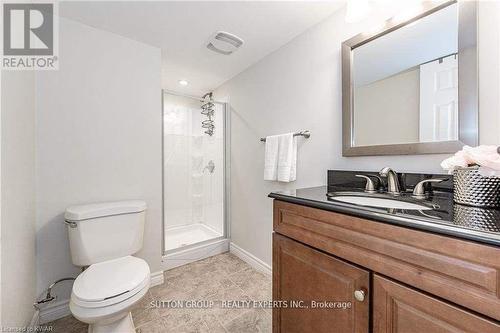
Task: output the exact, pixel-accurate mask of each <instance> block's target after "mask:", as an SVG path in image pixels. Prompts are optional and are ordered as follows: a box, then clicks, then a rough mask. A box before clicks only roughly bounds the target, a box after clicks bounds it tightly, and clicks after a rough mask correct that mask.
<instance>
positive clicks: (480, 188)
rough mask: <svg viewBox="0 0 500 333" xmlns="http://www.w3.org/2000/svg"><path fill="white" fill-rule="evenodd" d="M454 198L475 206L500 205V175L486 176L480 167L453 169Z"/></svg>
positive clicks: (458, 201)
mask: <svg viewBox="0 0 500 333" xmlns="http://www.w3.org/2000/svg"><path fill="white" fill-rule="evenodd" d="M453 187H454V190H453V200H454V201H455V202H457V203H460V204H464V205H469V206H474V207H500V177H484V176H482V175H481V174H480V173H479V167H478V166H474V167H469V168H462V169H457V170H455V171H453Z"/></svg>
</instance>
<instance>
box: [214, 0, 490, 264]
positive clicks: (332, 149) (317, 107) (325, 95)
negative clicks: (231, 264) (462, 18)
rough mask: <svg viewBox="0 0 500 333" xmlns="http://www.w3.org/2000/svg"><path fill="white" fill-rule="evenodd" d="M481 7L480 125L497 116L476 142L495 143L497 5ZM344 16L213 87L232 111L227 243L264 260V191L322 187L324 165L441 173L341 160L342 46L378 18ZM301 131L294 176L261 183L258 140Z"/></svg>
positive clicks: (389, 160)
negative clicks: (305, 134)
mask: <svg viewBox="0 0 500 333" xmlns="http://www.w3.org/2000/svg"><path fill="white" fill-rule="evenodd" d="M480 5H481V7H482V8H480V24H481V27H480V39H479V42H480V43H481V44H480V46H479V48H480V53H481V54H483V53H490V54H489V55H488V57H487V59H486V60H485V59H484V58H486V57H484V56H483V57H480V59H482V60H483V61H484V62H483V63H481V66H482V67H485V68H487V69H486V70H482V72H481V74H482V76H481V79H480V84H481V87H483V88H484V87H485V86H488V89H489V90H488V92H484V93H486V95H487V96H488V97H489V100H492V101H495V103H492V104H489V103H488V104H487V103H481V119H480V123H481V126H484V124H487V123H488V122H489V121H491V120H494V124H493V125H489V126H488V128H482V129H481V130H482V131H489V132H490V133H489V134H485V133H482V134H481V140H482V142H484V141H485V140H483V137H488V138H489V139H491V140H490V141H492V142H493V141H495V142H496V143H500V138H499V136H498V135H499V134H498V133H499V131H498V128H499V127H498V126H499V121H498V120H499V118H498V116H497V114H498V110H499V108H498V92H499V91H498V74H499V73H498V70H497V71H492V70H491V67H492V63H493V64H494V65H495V66H498V60H497V59H498V57H499V52H498V47H496V48H495V46H498V41H496V43H494V44H486V43H484V39H489V38H490V37H489V36H488V35H489V34H492V33H495V34H497V35H498V30H499V26H498V19H496V20H495V17H493V18H492V17H491V16H494V15H497V18H498V11H494V10H492V8H491V7H493V6H496V4H492V3H481V4H480ZM490 6H491V7H490ZM487 7H490V8H487ZM344 16H345V11H344V10H341V11H339V12H337V13H335V14H334V15H333V16H331V17H330V18H329V19H327V20H325V21H323V22H322V23H320V24H318V25H316V26H315V27H313V28H311V29H310V30H308V31H306V32H304V33H303V34H301V35H300V36H298V37H297V38H295V39H294V40H292V41H291V42H290V43H289V44H287V45H285V46H284V47H282V48H280V49H279V50H277V51H276V52H274V53H273V54H271V55H269V56H267V57H266V58H264V59H263V60H261V61H260V62H259V63H257V64H255V65H254V66H252V67H250V68H249V69H247V70H246V71H244V72H242V73H241V74H239V75H238V76H236V77H234V78H233V79H231V80H230V81H228V82H226V83H225V84H224V85H222V86H221V87H219V88H218V89H217V91H216V95H217V97H218V99H223V98H229V100H230V103H231V108H232V110H231V112H232V114H231V122H232V123H231V238H232V242H234V243H235V244H236V245H238V246H240V247H241V248H243V249H245V250H247V251H249V252H250V253H252V254H253V255H255V256H257V257H258V258H259V259H261V260H263V261H264V262H266V263H268V264H270V263H271V232H272V200H270V199H269V198H267V197H266V196H267V194H268V193H269V192H271V191H274V190H282V189H289V188H301V187H310V186H317V185H324V184H326V171H327V170H328V169H352V170H380V169H381V168H382V167H384V166H391V167H393V168H394V169H395V170H397V171H418V172H442V170H441V169H440V167H439V163H440V162H441V160H442V159H443V158H444V157H445V156H446V155H420V156H377V157H351V158H346V157H342V151H341V142H342V126H341V118H342V116H341V105H342V96H341V86H342V83H341V58H340V47H341V43H342V41H344V40H346V39H348V38H350V37H352V36H353V35H355V34H357V33H360V32H362V31H365V30H367V29H370V28H371V27H372V26H374V25H375V24H376V20H377V19H378V17H377V16H376V15H371V16H370V18H369V19H367V20H366V21H364V22H362V23H360V24H346V23H345V21H344ZM483 21H484V22H490V21H491V22H495V24H489V25H486V24H484V22H483ZM485 36H487V37H486V38H485ZM495 68H498V67H495ZM488 70H489V71H488ZM491 85H493V86H491ZM484 93H483V94H482V95H481V98H482V99H484V98H485V96H484ZM495 94H496V95H495ZM494 96H496V98H497V99H496V100H495V97H494ZM485 118H486V119H485ZM374 126H376V124H374ZM304 129H308V130H311V133H312V135H311V138H310V139H307V140H306V139H299V142H300V144H299V152H298V168H297V169H298V171H297V181H296V182H294V183H291V184H278V183H273V182H265V181H263V180H262V179H263V159H264V145H263V144H262V143H261V142H260V141H259V137H262V136H266V135H270V134H276V133H283V132H290V131H298V130H304Z"/></svg>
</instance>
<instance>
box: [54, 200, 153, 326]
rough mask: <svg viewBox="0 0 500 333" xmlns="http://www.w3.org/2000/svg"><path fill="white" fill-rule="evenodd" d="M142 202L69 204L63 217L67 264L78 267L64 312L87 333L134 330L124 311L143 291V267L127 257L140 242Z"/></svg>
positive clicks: (146, 278)
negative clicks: (65, 229)
mask: <svg viewBox="0 0 500 333" xmlns="http://www.w3.org/2000/svg"><path fill="white" fill-rule="evenodd" d="M145 214H146V203H145V202H144V201H140V200H129V201H117V202H106V203H96V204H88V205H78V206H71V207H68V208H67V209H66V212H65V214H64V219H65V223H66V225H67V229H68V237H69V245H70V251H71V259H72V261H73V264H74V265H76V266H80V267H82V268H84V270H83V272H82V273H80V275H78V277H77V278H76V280H75V283H74V284H73V289H72V291H71V299H70V303H69V308H70V310H71V313H72V314H73V316H74V317H75V318H76V319H78V320H80V321H82V322H85V323H88V324H89V333H113V332H120V333H126V332H130V333H132V332H135V327H134V322H133V320H132V314H131V312H130V309H131V308H132V306H133V305H134V304H136V303H137V302H138V301H140V300H141V298H142V297H143V296H144V295H145V294H146V293H147V291H148V289H149V285H150V280H151V277H150V275H151V274H150V270H149V266H148V264H147V263H146V262H145V261H144V260H142V259H140V258H137V257H134V256H133V254H134V253H137V252H138V251H139V250H140V249H141V247H142V244H143V234H144V220H145Z"/></svg>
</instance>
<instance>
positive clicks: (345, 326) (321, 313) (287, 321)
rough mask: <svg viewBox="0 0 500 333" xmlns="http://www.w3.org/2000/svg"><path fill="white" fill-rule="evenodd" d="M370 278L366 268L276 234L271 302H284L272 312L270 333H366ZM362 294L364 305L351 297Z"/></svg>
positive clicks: (274, 237) (274, 235)
mask: <svg viewBox="0 0 500 333" xmlns="http://www.w3.org/2000/svg"><path fill="white" fill-rule="evenodd" d="M369 279H370V274H369V272H368V271H366V270H364V269H361V268H358V267H356V266H354V265H351V264H348V263H346V262H344V261H342V260H339V259H336V258H334V257H333V256H330V255H327V254H325V253H323V252H320V251H318V250H315V249H313V248H311V247H309V246H306V245H303V244H301V243H299V242H296V241H294V240H291V239H289V238H287V237H284V236H281V235H279V234H277V233H274V234H273V300H274V301H275V305H279V304H277V303H278V302H279V301H281V302H282V304H281V307H279V306H275V307H274V308H273V332H274V333H279V332H280V333H294V332H297V333H308V332H311V333H313V332H314V333H322V332H329V333H336V332H338V333H350V332H356V333H361V332H363V333H367V332H368V331H369V329H368V328H369V309H370V307H369V298H370V297H369V287H370V285H369ZM360 290H363V292H364V295H365V296H364V300H362V301H359V300H356V299H355V297H354V293H355V291H358V293H357V296H358V298H361V297H360V293H359V291H360ZM313 301H314V302H320V303H319V304H324V305H325V304H326V305H327V306H328V307H323V308H319V307H318V303H316V304H314V303H313ZM284 302H286V303H284ZM292 302H295V303H292ZM299 302H303V303H299ZM321 302H323V303H321ZM324 302H331V303H324ZM335 302H337V303H335ZM285 304H286V305H285ZM300 305H302V307H300ZM315 305H316V306H315ZM285 306H286V307H285Z"/></svg>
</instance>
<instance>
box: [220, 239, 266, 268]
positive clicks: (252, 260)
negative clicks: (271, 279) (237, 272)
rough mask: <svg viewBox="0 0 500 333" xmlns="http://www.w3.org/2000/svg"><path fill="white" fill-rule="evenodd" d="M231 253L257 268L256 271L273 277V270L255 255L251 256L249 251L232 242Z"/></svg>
mask: <svg viewBox="0 0 500 333" xmlns="http://www.w3.org/2000/svg"><path fill="white" fill-rule="evenodd" d="M229 252H231V253H232V254H234V255H235V256H237V257H238V258H240V259H241V260H243V261H244V262H246V263H247V264H249V265H250V266H252V267H253V268H255V269H256V270H258V271H260V272H262V273H264V274H267V275H271V274H272V268H271V266H269V265H268V264H266V263H265V262H263V261H262V260H260V259H259V258H257V257H256V256H254V255H253V254H251V253H250V252H248V251H245V250H243V249H242V248H241V247H239V246H237V245H235V244H234V243H232V242H231V244H230V245H229Z"/></svg>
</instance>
